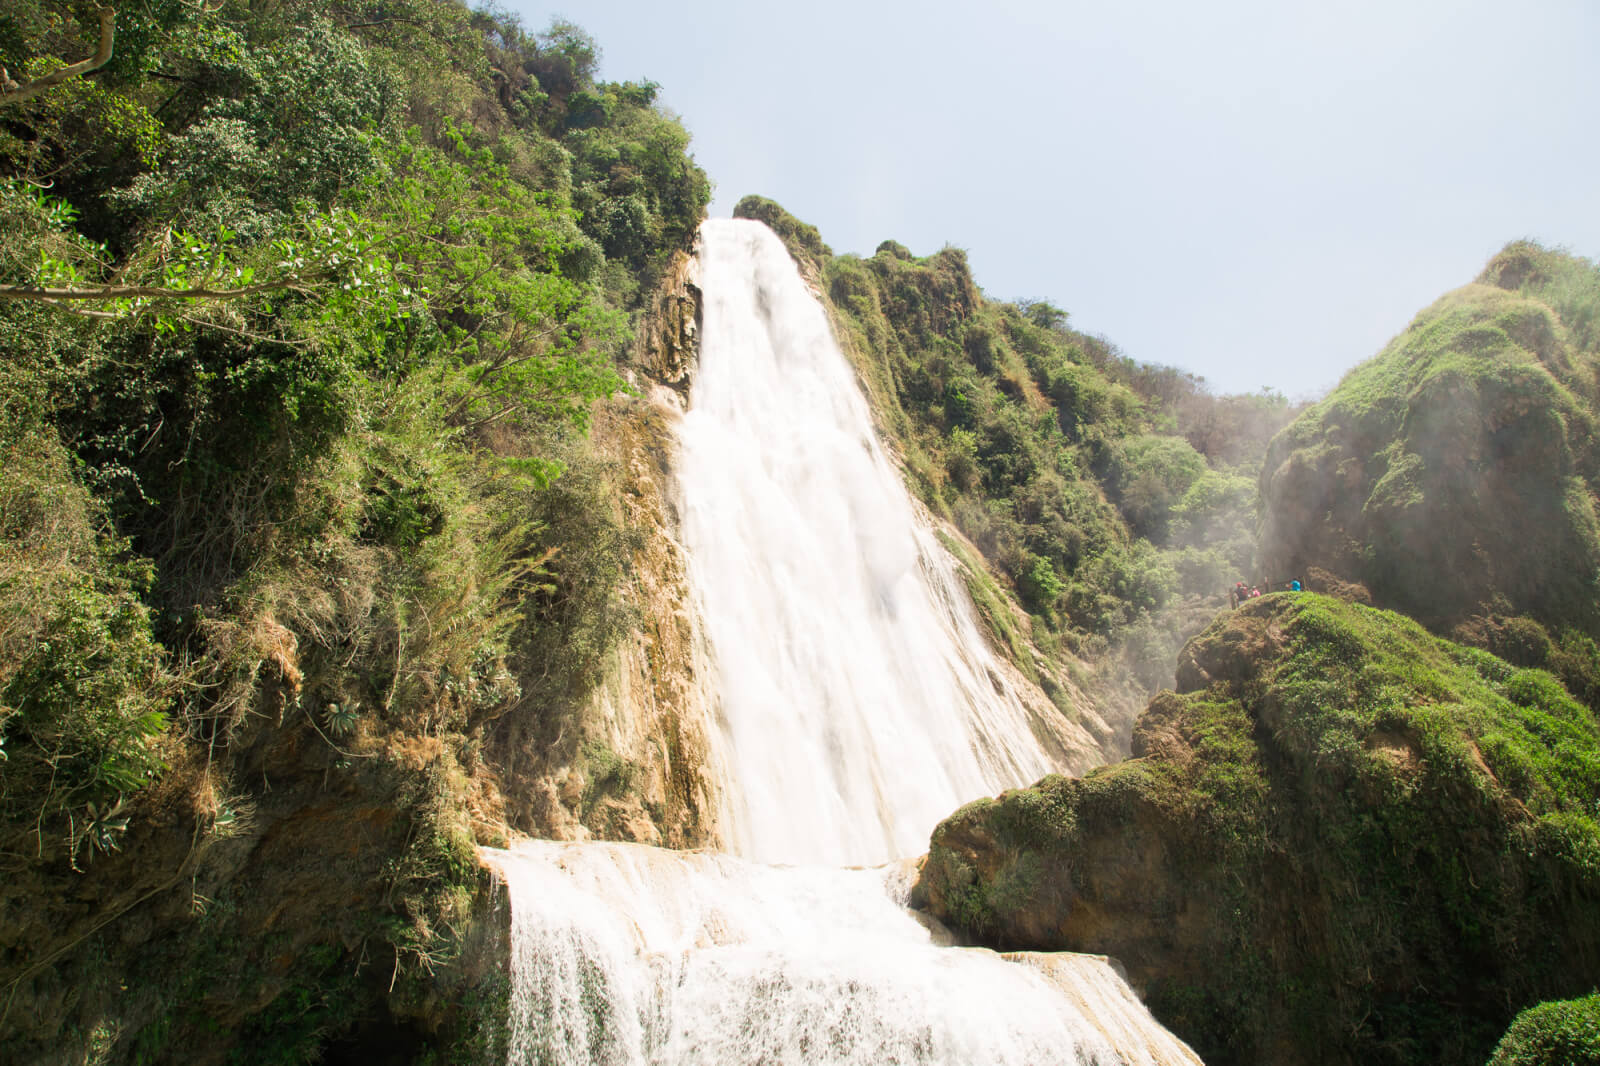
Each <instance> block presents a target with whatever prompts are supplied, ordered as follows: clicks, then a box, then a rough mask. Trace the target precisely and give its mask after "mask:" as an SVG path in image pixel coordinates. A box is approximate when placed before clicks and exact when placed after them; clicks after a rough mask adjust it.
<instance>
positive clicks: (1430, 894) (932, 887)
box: [916, 593, 1600, 1064]
mask: <svg viewBox="0 0 1600 1066" xmlns="http://www.w3.org/2000/svg"><path fill="white" fill-rule="evenodd" d="M1178 676H1179V683H1180V687H1181V688H1182V689H1183V690H1184V691H1182V692H1163V693H1161V694H1160V695H1158V696H1157V697H1156V698H1155V699H1154V700H1153V701H1152V702H1151V703H1150V705H1149V707H1148V709H1147V710H1146V711H1145V713H1144V715H1143V716H1142V717H1141V718H1140V720H1139V722H1138V724H1137V726H1136V728H1135V733H1134V740H1133V756H1134V757H1133V758H1132V759H1130V760H1128V761H1126V762H1123V763H1119V764H1116V765H1112V766H1107V767H1104V768H1101V769H1099V770H1096V771H1094V772H1092V773H1090V774H1088V775H1087V776H1085V777H1083V778H1080V779H1067V778H1063V777H1047V778H1045V779H1044V780H1043V781H1041V782H1039V783H1038V784H1037V785H1035V786H1034V787H1032V788H1027V789H1018V790H1015V791H1012V792H1008V793H1005V794H1003V795H1001V796H1000V797H999V798H998V799H993V800H983V801H979V802H977V803H974V804H971V805H969V806H967V807H965V808H963V809H962V810H960V811H958V812H957V813H956V814H955V815H953V816H952V817H951V818H950V819H948V820H947V821H945V822H944V823H943V824H942V825H940V826H939V828H938V829H937V830H936V831H935V833H934V837H933V842H932V848H931V851H930V854H929V857H928V860H927V862H926V864H925V866H924V868H923V871H922V874H921V878H920V880H919V883H918V886H917V892H916V899H917V901H918V902H919V903H921V904H923V905H925V906H927V907H928V908H929V909H930V910H931V911H932V912H933V913H934V914H936V915H937V916H938V917H939V918H940V919H942V920H944V921H946V922H947V923H950V924H952V925H954V926H956V927H958V928H960V929H962V930H964V931H965V932H966V933H967V934H968V935H970V936H972V937H974V938H975V939H978V940H980V941H982V942H985V943H990V944H993V945H995V946H998V947H1002V948H1006V949H1046V950H1060V949H1066V950H1073V951H1088V952H1097V953H1104V954H1109V955H1112V956H1115V957H1117V958H1118V959H1120V960H1121V961H1122V962H1123V964H1124V965H1125V966H1126V967H1127V970H1128V973H1129V976H1130V978H1131V979H1132V980H1133V982H1134V983H1135V984H1136V985H1137V986H1140V987H1142V988H1143V989H1144V990H1145V992H1146V993H1147V996H1148V1001H1149V1003H1150V1006H1151V1008H1152V1009H1153V1010H1154V1011H1155V1013H1156V1016H1157V1017H1158V1018H1159V1019H1160V1020H1161V1021H1162V1022H1163V1023H1164V1024H1166V1025H1168V1026H1169V1027H1171V1028H1172V1029H1173V1030H1174V1031H1175V1032H1177V1033H1178V1034H1179V1035H1180V1036H1181V1037H1183V1038H1184V1039H1185V1040H1188V1041H1189V1042H1190V1043H1191V1044H1192V1045H1193V1046H1194V1047H1195V1048H1196V1050H1197V1051H1198V1052H1199V1053H1200V1054H1201V1055H1202V1057H1204V1058H1205V1059H1206V1061H1208V1062H1213V1063H1226V1062H1241V1063H1310V1062H1318V1063H1346V1062H1348V1063H1357V1062H1360V1063H1375V1062H1394V1063H1423V1062H1426V1063H1474V1064H1477V1063H1481V1062H1483V1061H1484V1059H1485V1058H1487V1056H1488V1055H1489V1053H1490V1051H1491V1050H1492V1048H1493V1047H1494V1044H1495V1041H1496V1040H1497V1039H1499V1037H1500V1034H1501V1033H1502V1032H1503V1031H1504V1029H1505V1026H1506V1025H1507V1023H1508V1022H1509V1021H1510V1020H1511V1018H1512V1016H1513V1015H1514V1014H1515V1012H1516V1010H1517V1009H1518V1008H1520V1007H1523V1006H1527V1005H1529V1004H1532V1003H1537V1002H1539V1001H1541V1000H1544V999H1552V998H1561V997H1564V996H1572V995H1578V994H1582V993H1585V992H1588V991H1589V990H1590V989H1591V988H1593V987H1594V985H1595V983H1596V981H1597V980H1600V906H1597V903H1600V827H1597V825H1596V821H1595V817H1596V814H1597V811H1600V727H1597V725H1596V722H1595V718H1594V716H1593V715H1592V714H1591V713H1590V712H1589V711H1588V710H1587V709H1586V708H1584V707H1583V706H1581V705H1580V704H1578V703H1577V702H1576V701H1574V700H1573V699H1572V698H1571V697H1570V696H1569V695H1568V694H1567V692H1566V691H1565V690H1564V689H1563V688H1562V686H1561V685H1560V684H1559V682H1557V681H1556V680H1555V679H1554V678H1553V677H1552V676H1551V675H1549V674H1547V673H1545V672H1543V671H1539V670H1519V669H1516V668H1514V667H1512V666H1510V665H1509V664H1507V663H1505V662H1504V661H1502V660H1500V659H1497V658H1495V657H1493V656H1491V655H1489V654H1487V653H1485V652H1483V651H1480V650H1477V649H1472V648H1466V647H1463V646H1460V645H1456V644H1452V643H1450V642H1448V641H1444V640H1441V639H1439V638H1437V637H1434V636H1432V635H1431V634H1429V633H1428V632H1427V631H1425V630H1424V629H1423V628H1422V627H1421V626H1419V625H1417V624H1416V623H1415V622H1412V621H1410V620H1408V619H1406V618H1403V617H1401V616H1398V615H1395V614H1392V613H1389V612H1386V611H1381V610H1377V609H1374V608H1371V607H1366V606H1362V605H1359V604H1352V603H1346V602H1342V601H1339V600H1335V599H1333V598H1330V597H1323V596H1317V595H1311V594H1292V593H1278V594H1274V595H1269V596H1264V597H1262V598H1260V599H1258V600H1255V601H1252V602H1251V603H1250V604H1249V605H1247V606H1245V607H1243V608H1240V609H1239V610H1237V611H1232V612H1229V613H1227V614H1226V615H1224V616H1222V617H1221V618H1219V619H1218V620H1217V621H1216V622H1214V623H1213V624H1212V625H1211V626H1210V627H1209V628H1208V629H1207V630H1206V631H1205V632H1204V633H1202V634H1201V635H1200V636H1199V637H1197V638H1195V639H1194V640H1193V641H1191V642H1190V644H1189V645H1188V646H1187V647H1186V648H1185V650H1184V653H1183V656H1182V660H1181V664H1180V667H1179V672H1178Z"/></svg>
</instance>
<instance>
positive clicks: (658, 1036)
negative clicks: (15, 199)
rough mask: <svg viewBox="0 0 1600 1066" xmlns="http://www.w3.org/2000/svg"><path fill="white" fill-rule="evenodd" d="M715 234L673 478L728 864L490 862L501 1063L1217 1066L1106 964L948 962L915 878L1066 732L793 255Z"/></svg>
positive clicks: (662, 859)
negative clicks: (959, 565) (497, 938)
mask: <svg viewBox="0 0 1600 1066" xmlns="http://www.w3.org/2000/svg"><path fill="white" fill-rule="evenodd" d="M702 241H703V250H702V253H701V267H702V270H701V282H702V289H703V292H704V298H705V308H704V311H705V315H704V317H705V321H704V326H703V332H702V342H701V357H700V358H701V365H700V368H699V371H698V375H697V378H696V381H695V386H694V389H695V391H694V400H693V405H692V406H691V409H690V411H689V412H688V413H687V414H686V415H685V417H684V419H683V423H682V427H681V429H680V434H679V437H680V443H681V456H680V464H679V466H680V468H679V471H678V476H679V481H680V487H681V490H682V502H681V509H682V524H683V533H684V544H685V546H686V549H687V551H688V555H689V560H690V567H689V568H690V573H691V580H692V582H693V585H694V589H695V592H696V596H697V598H698V600H699V608H700V611H701V612H702V615H703V617H704V619H705V628H706V635H707V639H708V643H709V646H710V649H711V654H712V658H713V659H714V660H715V664H714V665H715V670H714V673H715V677H714V678H712V679H711V683H712V684H713V685H714V686H715V691H714V693H713V694H712V695H713V697H714V698H712V699H711V700H708V701H707V702H708V705H711V706H715V707H717V708H718V717H719V720H718V722H717V723H715V728H714V729H713V732H714V733H715V734H716V735H717V737H718V738H719V744H720V746H719V750H718V751H717V752H716V753H715V754H716V763H717V765H718V766H720V767H721V768H722V771H721V773H722V776H723V777H724V778H725V780H723V781H722V782H721V784H722V786H723V789H724V792H725V793H726V796H727V797H728V798H727V801H726V802H725V805H724V809H723V810H722V812H721V813H720V820H721V823H722V826H721V828H722V832H723V838H724V839H725V841H726V842H727V846H728V847H729V849H730V851H731V852H732V854H718V853H712V852H678V851H667V850H663V849H658V848H650V847H644V846H641V845H633V844H603V843H557V842H552V841H525V842H523V843H521V844H519V845H517V846H515V847H514V848H512V849H510V850H505V851H502V850H497V849H483V856H484V859H485V861H487V862H488V863H489V864H490V865H491V866H492V867H493V868H495V869H496V870H497V871H498V872H499V874H500V875H501V877H502V878H503V879H504V881H505V883H506V886H507V890H508V894H509V896H510V903H511V988H512V991H511V1007H510V1011H511V1016H510V1019H509V1029H510V1033H509V1051H508V1064H509V1066H531V1064H536V1063H537V1064H549V1066H579V1064H585V1066H587V1064H605V1066H633V1064H646V1063H649V1064H653V1066H654V1064H661V1066H668V1064H675V1063H685V1064H687V1063H696V1064H699V1063H719V1064H724V1063H725V1064H745V1063H763V1064H766V1063H838V1064H853V1063H861V1064H866V1063H872V1064H879V1063H907V1064H909V1063H950V1064H956V1063H960V1064H980V1063H981V1064H990V1063H992V1064H996V1066H1002V1064H1017V1066H1023V1064H1027V1066H1043V1064H1051V1063H1082V1064H1088V1063H1096V1064H1105V1066H1110V1064H1114V1063H1122V1064H1129V1066H1133V1064H1151V1066H1166V1064H1178V1063H1188V1064H1192V1063H1197V1062H1198V1061H1199V1060H1198V1059H1197V1058H1196V1057H1195V1055H1194V1053H1193V1052H1192V1051H1190V1050H1189V1048H1188V1047H1186V1046H1185V1045H1184V1044H1183V1043H1182V1042H1181V1041H1179V1040H1177V1039H1176V1038H1175V1037H1173V1036H1172V1035H1171V1034H1170V1033H1168V1032H1167V1031H1166V1030H1164V1029H1163V1028H1161V1026H1160V1025H1158V1024H1157V1023H1156V1022H1155V1021H1154V1019H1153V1018H1151V1016H1150V1014H1149V1012H1148V1011H1147V1010H1145V1008H1144V1007H1143V1006H1142V1005H1141V1004H1140V1002H1139V1001H1138V998H1137V997H1136V996H1135V995H1134V993H1133V991H1132V990H1131V989H1130V988H1129V987H1128V986H1127V984H1126V982H1125V981H1123V980H1122V978H1121V977H1119V976H1118V974H1117V972H1116V970H1115V969H1114V968H1113V966H1112V965H1111V964H1110V963H1109V962H1108V961H1107V960H1106V959H1104V958H1101V957H1099V956H1088V955H1071V954H1044V953H1016V954H1007V955H1001V954H997V953H995V952H992V951H988V950H985V949H979V948H962V947H955V946H951V942H950V936H949V934H948V933H947V932H946V931H944V930H943V929H941V928H939V927H938V925H937V923H934V922H932V921H931V920H929V919H925V918H922V917H919V916H918V915H917V914H916V912H914V911H912V910H910V909H909V908H908V906H907V896H908V893H909V884H910V881H911V878H912V865H911V863H910V862H907V861H899V862H896V861H895V860H904V859H905V857H906V856H908V855H914V854H917V853H919V852H921V851H922V850H924V849H925V848H926V847H927V842H928V837H929V834H930V832H931V831H932V829H933V828H934V825H935V824H936V823H937V821H938V819H940V818H941V817H944V816H946V815H948V814H950V813H951V812H953V811H954V810H955V809H956V808H957V807H958V806H960V805H961V804H962V803H964V802H967V801H969V800H972V799H975V798H977V797H979V796H985V795H990V794H993V793H994V792H998V791H1000V790H1001V789H1004V788H1007V787H1010V786H1015V785H1021V784H1027V783H1030V782H1032V781H1033V780H1035V779H1036V778H1038V777H1039V776H1041V775H1042V774H1043V773H1045V772H1047V771H1049V770H1051V769H1054V768H1059V767H1056V766H1055V765H1054V764H1053V760H1052V758H1051V756H1050V755H1049V754H1048V753H1049V752H1051V751H1053V750H1055V748H1056V745H1055V744H1053V743H1052V730H1053V729H1054V728H1055V727H1056V726H1057V725H1059V724H1060V723H1057V722H1053V721H1052V720H1051V718H1050V716H1049V714H1048V712H1040V711H1038V710H1037V709H1034V710H1030V709H1028V707H1026V706H1025V705H1024V702H1023V701H1022V700H1021V699H1020V698H1019V696H1018V695H1017V693H1016V692H1015V691H1014V690H1013V688H1012V687H1011V685H1010V683H1009V682H1007V681H1006V680H1005V676H1006V670H1005V667H1004V666H1003V665H1002V664H1000V663H998V662H996V661H995V660H994V659H993V657H992V656H991V654H990V653H989V651H988V649H987V648H986V646H985V645H984V641H983V637H982V636H981V635H980V633H979V632H978V631H977V629H976V626H975V625H974V623H973V620H972V617H971V611H970V608H969V607H968V606H967V605H966V603H965V601H964V597H963V593H962V591H961V589H960V584H959V579H958V578H957V577H956V571H955V568H954V564H953V563H952V562H951V560H950V559H949V558H948V557H947V556H946V555H945V553H944V551H943V549H942V548H941V547H940V546H939V544H938V541H937V539H936V538H935V536H934V535H933V533H932V531H931V530H930V529H929V528H927V526H926V525H925V524H924V523H922V522H920V521H919V520H918V518H917V511H916V508H915V505H914V504H913V503H912V502H911V500H910V499H909V497H908V496H907V494H906V491H905V488H904V486H903V484H902V483H901V481H900V478H899V475H898V474H897V473H896V471H895V469H894V467H893V464H892V463H891V462H890V460H889V459H888V458H887V456H886V455H885V453H884V451H883V448H882V446H881V445H880V444H879V443H878V441H877V436H876V432H875V430H874V427H873V425H872V421H871V415H870V410H869V408H868V406H867V404H866V401H865V399H864V398H863V397H862V395H861V392H860V389H859V387H858V385H857V384H856V381H855V378H854V375H853V373H852V371H851V368H850V365H849V363H848V361H847V360H846V358H845V357H844V355H843V354H842V353H841V352H840V351H839V348H838V346H837V344H836V343H835V342H834V340H833V338H832V336H831V334H830V332H829V328H828V324H827V319H826V316H825V314H824V313H823V310H822V308H821V306H820V304H819V303H818V302H817V300H816V299H815V298H814V297H813V296H812V295H811V294H810V292H809V291H808V290H807V289H806V286H805V283H804V281H803V280H802V279H801V277H800V274H799V272H798V270H797V268H796V267H795V264H794V262H793V260H792V259H790V257H789V255H788V252H787V251H786V250H785V248H784V246H783V244H782V242H780V241H779V240H778V238H777V237H776V236H774V235H773V234H772V233H771V232H770V231H769V230H767V229H766V227H764V226H762V225H760V224H759V223H754V222H747V221H732V222H728V221H712V222H707V223H706V224H705V225H704V227H703V228H702ZM772 863H800V864H804V865H770V864H772ZM861 864H878V865H861Z"/></svg>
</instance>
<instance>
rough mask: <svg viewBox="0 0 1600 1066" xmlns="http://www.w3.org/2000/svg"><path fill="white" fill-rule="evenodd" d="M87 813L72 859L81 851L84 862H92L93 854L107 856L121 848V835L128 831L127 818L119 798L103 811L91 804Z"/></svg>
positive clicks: (75, 843)
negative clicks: (86, 819) (97, 853)
mask: <svg viewBox="0 0 1600 1066" xmlns="http://www.w3.org/2000/svg"><path fill="white" fill-rule="evenodd" d="M87 813H88V821H87V822H85V823H84V826H83V830H82V832H80V833H79V834H78V837H77V840H76V841H75V842H74V844H73V849H72V850H73V856H74V858H76V856H77V853H78V851H79V850H80V849H82V851H83V860H84V862H88V861H90V860H92V859H93V858H94V855H95V852H100V853H101V854H102V855H109V854H111V853H112V852H113V851H117V850H119V849H120V848H121V847H122V835H123V834H124V833H126V832H127V831H128V817H129V816H128V815H127V814H126V813H125V812H124V811H123V809H122V797H121V796H118V797H117V802H116V803H115V804H113V805H112V806H110V807H107V808H105V809H101V807H100V806H99V805H98V804H94V803H91V804H89V806H88V811H87Z"/></svg>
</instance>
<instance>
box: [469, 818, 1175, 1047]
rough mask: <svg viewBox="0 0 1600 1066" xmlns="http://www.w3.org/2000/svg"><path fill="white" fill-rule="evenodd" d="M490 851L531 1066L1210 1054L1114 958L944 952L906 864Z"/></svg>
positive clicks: (641, 851)
mask: <svg viewBox="0 0 1600 1066" xmlns="http://www.w3.org/2000/svg"><path fill="white" fill-rule="evenodd" d="M486 854H487V855H488V857H489V858H490V861H491V862H493V863H494V864H495V865H496V866H497V867H499V869H500V870H501V871H502V873H503V874H504V876H505V879H506V883H507V884H508V885H509V886H510V891H511V908H512V983H513V989H514V991H513V1004H512V1031H511V1034H510V1048H511V1050H510V1055H509V1057H508V1058H509V1062H510V1063H511V1064H513V1066H523V1064H531V1063H539V1064H541V1066H589V1064H595V1063H600V1064H605V1066H624V1064H626V1066H644V1064H646V1063H649V1064H651V1066H678V1064H683V1066H691V1064H693V1066H703V1064H710V1063H716V1064H726V1066H741V1064H747V1063H773V1064H777V1063H786V1064H788V1063H792V1064H801V1063H807V1064H809V1063H834V1064H838V1066H857V1064H860V1066H880V1064H882V1063H901V1064H912V1063H921V1064H949V1066H974V1064H979V1063H983V1064H993V1066H1048V1064H1052V1063H1062V1064H1081V1066H1089V1064H1095V1066H1118V1064H1124V1066H1179V1064H1182V1066H1195V1064H1196V1063H1197V1062H1198V1060H1197V1059H1195V1057H1194V1055H1193V1053H1192V1052H1190V1051H1189V1049H1188V1048H1187V1047H1185V1046H1184V1045H1183V1044H1182V1043H1181V1042H1179V1041H1178V1040H1177V1039H1176V1038H1174V1037H1173V1036H1172V1035H1171V1034H1170V1033H1168V1032H1166V1030H1164V1029H1162V1028H1161V1027H1160V1026H1159V1025H1158V1024H1156V1022H1155V1020H1154V1019H1152V1018H1151V1017H1150V1014H1149V1012H1148V1011H1146V1010H1145V1009H1144V1007H1143V1006H1142V1005H1141V1004H1140V1003H1139V1001H1138V1000H1137V999H1136V998H1135V997H1134V996H1133V994H1132V992H1130V991H1129V990H1128V987H1127V985H1126V984H1125V983H1124V982H1123V981H1122V980H1121V979H1120V978H1119V977H1118V976H1117V975H1116V973H1115V972H1114V971H1113V970H1112V968H1111V967H1110V965H1109V964H1108V963H1107V962H1106V960H1105V959H1104V958H1101V957H1099V956H1091V955H1032V954H1029V955H1018V956H1010V957H1007V956H1000V955H996V954H995V953H994V952H991V951H985V950H982V949H972V948H950V947H938V946H936V945H935V943H934V941H933V939H932V937H931V936H930V931H929V929H928V928H927V927H925V926H924V925H922V924H921V923H920V922H919V921H917V920H916V918H915V917H913V914H912V912H911V911H909V910H907V909H906V908H905V907H904V906H903V905H902V904H903V902H904V891H905V882H906V880H907V879H908V872H907V871H906V870H905V869H903V868H901V867H878V868H876V869H838V868H832V869H830V868H824V867H775V866H762V865H758V864H755V863H750V862H746V861H744V860H741V859H736V858H733V857H731V856H727V855H716V854H710V853H705V852H672V851H664V850H662V849H659V848H649V847H644V846H642V845H637V844H558V843H554V842H549V841H530V842H527V843H525V844H523V845H522V846H521V847H520V848H519V849H518V850H517V851H516V852H514V853H512V852H487V853H486Z"/></svg>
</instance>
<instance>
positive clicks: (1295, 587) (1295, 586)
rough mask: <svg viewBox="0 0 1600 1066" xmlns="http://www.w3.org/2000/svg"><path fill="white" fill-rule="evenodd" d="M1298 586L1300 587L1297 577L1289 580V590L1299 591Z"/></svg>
mask: <svg viewBox="0 0 1600 1066" xmlns="http://www.w3.org/2000/svg"><path fill="white" fill-rule="evenodd" d="M1300 588H1301V586H1300V579H1299V578H1295V579H1294V580H1293V581H1291V582H1289V591H1290V592H1299V591H1300Z"/></svg>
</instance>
